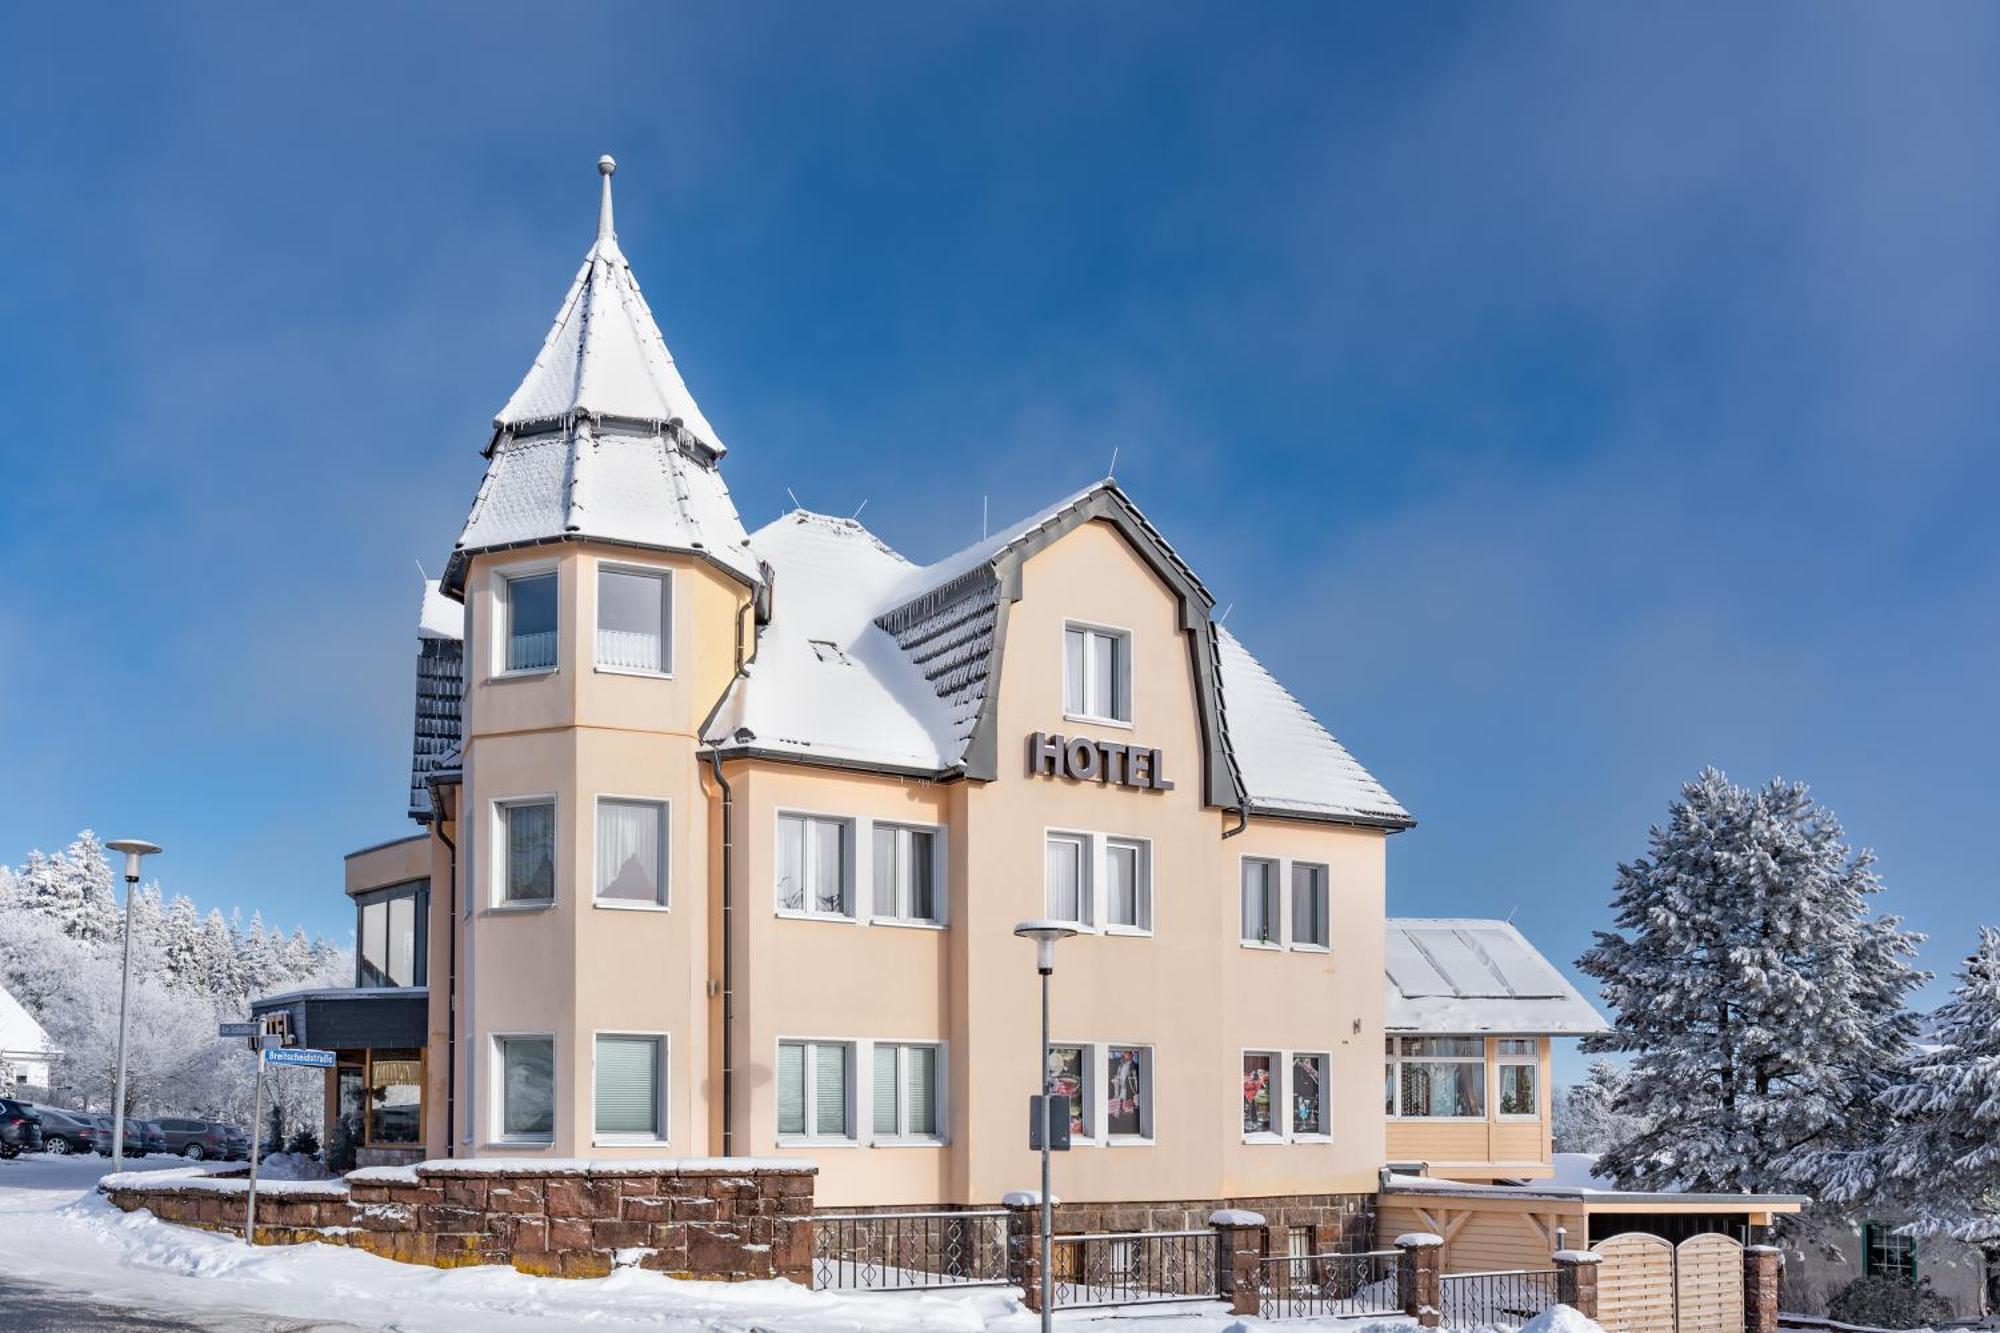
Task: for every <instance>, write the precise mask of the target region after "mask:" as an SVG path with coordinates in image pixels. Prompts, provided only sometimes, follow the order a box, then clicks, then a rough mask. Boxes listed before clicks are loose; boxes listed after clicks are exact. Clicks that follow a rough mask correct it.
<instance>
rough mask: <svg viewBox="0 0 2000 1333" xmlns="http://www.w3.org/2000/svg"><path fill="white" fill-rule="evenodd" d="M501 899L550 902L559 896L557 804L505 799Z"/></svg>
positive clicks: (509, 902) (502, 806)
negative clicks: (557, 879)
mask: <svg viewBox="0 0 2000 1333" xmlns="http://www.w3.org/2000/svg"><path fill="white" fill-rule="evenodd" d="M500 827H501V839H502V844H503V848H504V856H503V857H502V860H501V865H500V871H501V884H500V901H501V902H502V903H503V904H522V905H534V904H541V903H549V902H553V901H554V900H555V896H556V803H555V802H554V801H546V800H543V801H505V802H502V803H501V805H500Z"/></svg>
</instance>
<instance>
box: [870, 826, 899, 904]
mask: <svg viewBox="0 0 2000 1333" xmlns="http://www.w3.org/2000/svg"><path fill="white" fill-rule="evenodd" d="M874 843H875V870H874V878H875V915H876V916H900V915H902V907H901V905H900V904H899V903H898V902H897V901H896V899H897V892H896V888H897V885H898V884H899V883H901V876H900V875H899V873H898V869H899V868H898V866H897V864H896V853H897V852H898V850H900V847H901V843H902V830H901V829H897V828H891V827H889V826H888V825H886V824H877V825H876V826H875V837H874Z"/></svg>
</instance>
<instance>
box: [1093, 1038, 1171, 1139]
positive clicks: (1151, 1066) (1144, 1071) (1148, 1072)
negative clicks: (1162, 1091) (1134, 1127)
mask: <svg viewBox="0 0 2000 1333" xmlns="http://www.w3.org/2000/svg"><path fill="white" fill-rule="evenodd" d="M1114 1049H1115V1050H1125V1051H1144V1052H1145V1053H1146V1058H1145V1060H1144V1061H1143V1062H1142V1063H1141V1065H1140V1080H1139V1087H1140V1091H1139V1101H1140V1104H1141V1105H1142V1106H1144V1107H1145V1114H1144V1115H1143V1116H1141V1117H1140V1122H1141V1123H1142V1124H1144V1125H1145V1132H1144V1133H1140V1134H1113V1133H1112V1132H1111V1114H1110V1112H1109V1111H1106V1110H1104V1108H1103V1106H1102V1103H1103V1101H1104V1096H1105V1095H1108V1092H1109V1087H1108V1084H1109V1080H1110V1070H1109V1069H1108V1068H1104V1066H1108V1065H1109V1063H1110V1059H1111V1052H1112V1051H1113V1050H1114ZM1097 1054H1098V1059H1097V1063H1098V1065H1099V1066H1100V1072H1099V1074H1098V1079H1099V1086H1100V1087H1101V1088H1103V1089H1104V1092H1103V1093H1101V1094H1100V1095H1099V1098H1098V1101H1099V1110H1100V1111H1102V1112H1103V1115H1104V1119H1103V1121H1102V1128H1101V1131H1100V1139H1101V1141H1102V1142H1103V1144H1104V1146H1105V1147H1107V1148H1150V1147H1152V1146H1154V1145H1155V1144H1157V1143H1158V1142H1159V1141H1160V1105H1159V1100H1158V1097H1157V1094H1156V1092H1155V1089H1157V1088H1158V1087H1159V1086H1160V1070H1159V1059H1160V1052H1159V1048H1158V1047H1157V1046H1155V1045H1153V1043H1151V1042H1149V1041H1105V1042H1099V1043H1098V1044H1097Z"/></svg>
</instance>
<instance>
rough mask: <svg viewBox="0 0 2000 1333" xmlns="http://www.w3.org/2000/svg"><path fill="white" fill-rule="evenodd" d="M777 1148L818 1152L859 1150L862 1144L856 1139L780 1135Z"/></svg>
mask: <svg viewBox="0 0 2000 1333" xmlns="http://www.w3.org/2000/svg"><path fill="white" fill-rule="evenodd" d="M777 1146H778V1147H780V1148H811V1149H812V1150H813V1151H815V1152H817V1151H819V1150H820V1149H823V1148H859V1147H860V1146H861V1144H860V1143H859V1142H858V1141H857V1140H855V1139H813V1138H801V1137H797V1136H794V1135H788V1134H785V1135H779V1137H778V1140H777Z"/></svg>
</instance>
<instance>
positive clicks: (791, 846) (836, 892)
mask: <svg viewBox="0 0 2000 1333" xmlns="http://www.w3.org/2000/svg"><path fill="white" fill-rule="evenodd" d="M778 910H780V911H783V912H798V913H801V914H803V915H806V916H838V917H851V916H853V915H854V895H853V894H852V893H850V892H849V881H848V864H847V821H846V820H844V819H820V818H815V817H814V816H811V815H779V816H778Z"/></svg>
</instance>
